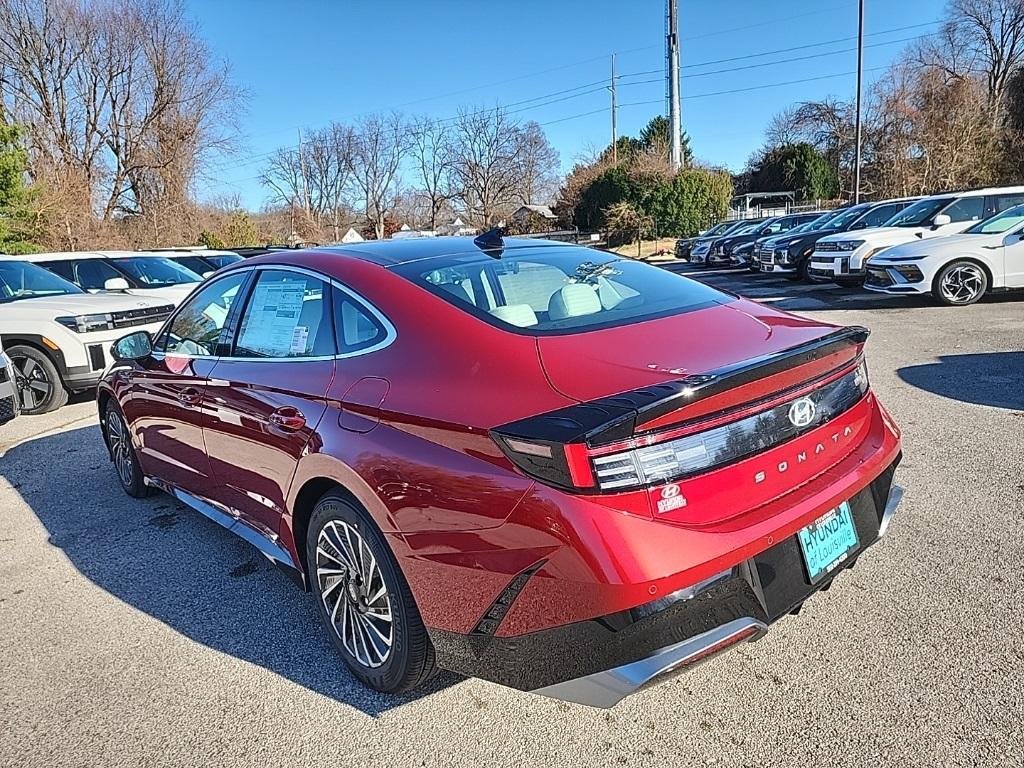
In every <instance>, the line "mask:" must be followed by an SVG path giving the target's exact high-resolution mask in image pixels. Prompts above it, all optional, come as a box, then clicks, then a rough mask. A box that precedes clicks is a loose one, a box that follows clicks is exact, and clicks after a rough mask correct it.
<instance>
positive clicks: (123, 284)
mask: <svg viewBox="0 0 1024 768" xmlns="http://www.w3.org/2000/svg"><path fill="white" fill-rule="evenodd" d="M128 288H129V286H128V281H127V280H125V279H124V278H123V277H111V278H110V279H109V280H104V281H103V290H105V291H127V290H128Z"/></svg>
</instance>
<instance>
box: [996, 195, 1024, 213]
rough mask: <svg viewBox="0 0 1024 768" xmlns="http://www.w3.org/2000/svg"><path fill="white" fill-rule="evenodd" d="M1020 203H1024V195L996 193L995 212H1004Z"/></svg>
mask: <svg viewBox="0 0 1024 768" xmlns="http://www.w3.org/2000/svg"><path fill="white" fill-rule="evenodd" d="M1018 205H1024V195H996V196H995V211H993V213H1002V212H1003V211H1006V210H1009V209H1010V208H1015V207H1017V206H1018Z"/></svg>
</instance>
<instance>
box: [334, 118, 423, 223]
mask: <svg viewBox="0 0 1024 768" xmlns="http://www.w3.org/2000/svg"><path fill="white" fill-rule="evenodd" d="M408 146H409V140H408V135H407V128H406V126H405V123H404V121H403V120H402V118H401V116H399V115H397V114H392V115H370V116H369V117H365V118H363V119H362V120H360V121H359V122H358V123H357V124H356V127H355V129H354V131H353V134H352V153H351V161H350V165H349V168H350V170H351V174H352V182H353V184H354V185H355V187H356V188H357V190H358V191H359V193H360V196H361V198H362V200H363V210H364V212H365V215H366V219H367V221H368V222H369V223H370V225H371V226H372V227H373V231H374V233H375V234H376V236H377V239H383V237H384V230H385V222H386V219H387V216H388V213H389V212H390V211H391V209H392V208H393V207H394V204H395V200H396V198H397V197H398V187H399V184H400V181H401V176H400V171H401V167H402V160H403V158H404V157H405V154H406V151H407V149H408Z"/></svg>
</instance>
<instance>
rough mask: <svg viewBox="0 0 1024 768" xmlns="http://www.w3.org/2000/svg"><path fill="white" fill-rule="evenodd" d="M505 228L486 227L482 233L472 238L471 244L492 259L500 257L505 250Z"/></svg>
mask: <svg viewBox="0 0 1024 768" xmlns="http://www.w3.org/2000/svg"><path fill="white" fill-rule="evenodd" d="M504 236H505V230H503V229H502V228H501V227H493V228H491V229H488V230H487V231H486V232H484V233H483V234H482V235H477V236H476V237H474V238H473V244H474V245H475V246H476V247H477V248H479V249H480V250H481V251H483V252H484V253H486V254H487V255H488V256H490V257H491V258H492V259H500V258H501V254H502V253H503V252H504V251H505V241H504V240H503V239H502V238H503V237H504Z"/></svg>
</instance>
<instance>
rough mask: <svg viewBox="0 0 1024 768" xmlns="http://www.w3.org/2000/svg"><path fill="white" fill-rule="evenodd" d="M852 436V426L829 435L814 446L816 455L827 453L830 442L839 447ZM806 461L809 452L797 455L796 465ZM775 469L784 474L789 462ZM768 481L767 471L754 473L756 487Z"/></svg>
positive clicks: (781, 462) (782, 462)
mask: <svg viewBox="0 0 1024 768" xmlns="http://www.w3.org/2000/svg"><path fill="white" fill-rule="evenodd" d="M852 434H853V427H851V426H846V427H843V429H842V430H840V431H838V432H833V433H832V434H831V435H829V436H828V437H827V438H825V440H824V441H823V442H819V443H817V444H816V445H815V446H814V455H815V456H818V455H820V454H822V453H824V452H825V446H826V445H828V442H829V441H830V440H831V441H832V444H833V445H839V441H840V440H844V439H845V438H847V437H849V436H850V435H852ZM805 461H807V451H800V453H798V454H796V463H797V464H803V463H804V462H805ZM775 469H776V471H777V472H778V473H779V474H782V473H784V472H786V471H788V470H789V461H788V460H785V461H780V462H779V463H778V464H777V465H776V467H775ZM767 479H768V473H767V472H766V471H764V470H760V471H758V472H755V473H754V484H755V485H757V484H758V483H763V482H764V481H765V480H767Z"/></svg>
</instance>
